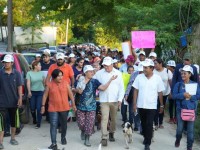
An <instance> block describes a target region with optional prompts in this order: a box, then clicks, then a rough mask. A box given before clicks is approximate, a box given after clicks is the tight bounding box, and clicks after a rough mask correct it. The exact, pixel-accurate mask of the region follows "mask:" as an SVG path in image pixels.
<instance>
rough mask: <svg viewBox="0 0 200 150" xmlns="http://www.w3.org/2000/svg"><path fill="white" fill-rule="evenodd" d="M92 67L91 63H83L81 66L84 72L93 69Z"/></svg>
mask: <svg viewBox="0 0 200 150" xmlns="http://www.w3.org/2000/svg"><path fill="white" fill-rule="evenodd" d="M93 70H94V68H93V67H92V66H91V65H85V66H84V68H83V72H84V73H86V72H87V71H93Z"/></svg>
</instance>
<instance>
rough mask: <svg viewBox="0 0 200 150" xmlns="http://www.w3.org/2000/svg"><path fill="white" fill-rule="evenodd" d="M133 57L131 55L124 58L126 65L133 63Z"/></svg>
mask: <svg viewBox="0 0 200 150" xmlns="http://www.w3.org/2000/svg"><path fill="white" fill-rule="evenodd" d="M134 60H135V59H134V57H133V55H128V57H127V58H126V60H125V61H126V63H129V62H134Z"/></svg>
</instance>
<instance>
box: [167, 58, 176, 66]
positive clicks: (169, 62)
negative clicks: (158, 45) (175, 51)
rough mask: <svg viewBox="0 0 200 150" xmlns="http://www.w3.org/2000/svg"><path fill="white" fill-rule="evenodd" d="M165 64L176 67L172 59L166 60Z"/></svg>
mask: <svg viewBox="0 0 200 150" xmlns="http://www.w3.org/2000/svg"><path fill="white" fill-rule="evenodd" d="M167 66H172V67H176V62H175V61H174V60H169V61H168V62H167Z"/></svg>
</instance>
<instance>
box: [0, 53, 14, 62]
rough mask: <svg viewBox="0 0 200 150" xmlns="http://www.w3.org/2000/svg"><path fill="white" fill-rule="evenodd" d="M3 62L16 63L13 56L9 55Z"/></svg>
mask: <svg viewBox="0 0 200 150" xmlns="http://www.w3.org/2000/svg"><path fill="white" fill-rule="evenodd" d="M2 62H14V58H13V56H12V55H11V54H7V55H5V56H4V58H3V60H2Z"/></svg>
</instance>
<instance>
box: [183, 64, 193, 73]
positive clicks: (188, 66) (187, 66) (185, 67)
mask: <svg viewBox="0 0 200 150" xmlns="http://www.w3.org/2000/svg"><path fill="white" fill-rule="evenodd" d="M182 71H188V72H190V73H191V74H193V68H192V67H191V66H190V65H185V66H184V67H183V69H182Z"/></svg>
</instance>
